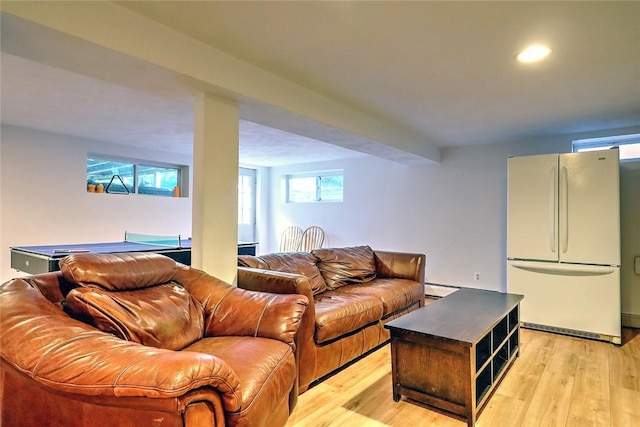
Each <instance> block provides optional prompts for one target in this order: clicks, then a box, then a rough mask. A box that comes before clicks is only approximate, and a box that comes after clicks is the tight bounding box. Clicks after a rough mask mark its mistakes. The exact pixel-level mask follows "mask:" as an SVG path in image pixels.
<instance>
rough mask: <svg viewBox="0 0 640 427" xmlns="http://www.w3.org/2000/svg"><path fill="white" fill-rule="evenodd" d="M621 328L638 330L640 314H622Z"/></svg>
mask: <svg viewBox="0 0 640 427" xmlns="http://www.w3.org/2000/svg"><path fill="white" fill-rule="evenodd" d="M622 326H625V327H627V328H640V314H631V313H622Z"/></svg>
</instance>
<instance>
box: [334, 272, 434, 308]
mask: <svg viewBox="0 0 640 427" xmlns="http://www.w3.org/2000/svg"><path fill="white" fill-rule="evenodd" d="M335 292H336V293H344V294H349V295H369V296H374V297H376V298H378V299H379V300H380V301H381V302H382V306H383V307H384V312H383V316H387V315H389V314H392V313H394V312H396V311H398V310H403V309H405V308H407V307H408V306H409V305H411V304H412V303H414V304H417V303H418V302H419V301H421V300H422V298H423V297H424V285H422V284H420V283H418V282H415V281H413V280H406V279H380V278H376V279H374V280H372V281H370V282H367V283H362V284H357V285H352V286H343V287H342V288H340V289H338V290H336V291H335Z"/></svg>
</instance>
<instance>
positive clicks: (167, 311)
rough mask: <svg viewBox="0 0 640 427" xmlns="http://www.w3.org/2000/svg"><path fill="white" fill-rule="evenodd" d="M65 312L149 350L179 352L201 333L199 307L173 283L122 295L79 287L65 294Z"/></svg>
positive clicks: (201, 313)
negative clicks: (156, 348) (152, 348)
mask: <svg viewBox="0 0 640 427" xmlns="http://www.w3.org/2000/svg"><path fill="white" fill-rule="evenodd" d="M66 310H67V311H68V312H69V313H70V314H71V315H72V316H73V317H75V318H77V319H79V320H82V321H84V322H86V323H89V324H90V325H93V326H95V327H96V328H98V329H100V330H102V331H104V332H107V333H111V334H113V335H115V336H117V337H119V338H122V339H124V340H128V341H133V342H137V343H140V344H143V345H146V346H151V347H158V348H165V349H169V350H181V349H182V348H184V347H185V346H187V345H189V344H191V343H193V342H194V341H196V340H199V339H200V338H202V336H203V334H204V310H203V308H202V305H201V304H200V303H199V302H198V301H196V300H195V299H194V298H193V297H192V296H191V295H190V294H189V293H188V292H187V291H186V290H185V289H184V288H183V287H182V286H180V285H178V284H175V283H166V284H163V285H158V286H153V287H149V288H145V289H139V290H135V291H121V292H110V291H106V290H103V289H100V288H83V287H79V288H75V289H73V290H71V291H70V292H69V294H68V295H67V301H66Z"/></svg>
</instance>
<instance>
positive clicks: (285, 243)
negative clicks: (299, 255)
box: [280, 225, 302, 252]
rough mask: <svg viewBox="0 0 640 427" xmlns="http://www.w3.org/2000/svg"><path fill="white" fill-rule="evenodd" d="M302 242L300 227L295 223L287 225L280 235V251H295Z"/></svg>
mask: <svg viewBox="0 0 640 427" xmlns="http://www.w3.org/2000/svg"><path fill="white" fill-rule="evenodd" d="M301 242H302V228H300V227H298V226H297V225H292V226H290V227H287V228H286V229H285V230H284V231H283V232H282V236H281V237H280V252H295V251H299V250H300V243H301Z"/></svg>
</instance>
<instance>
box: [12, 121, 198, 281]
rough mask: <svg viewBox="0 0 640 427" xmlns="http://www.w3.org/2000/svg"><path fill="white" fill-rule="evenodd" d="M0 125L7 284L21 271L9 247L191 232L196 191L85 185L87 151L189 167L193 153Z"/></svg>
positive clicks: (185, 234) (189, 233)
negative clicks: (127, 191) (102, 190)
mask: <svg viewBox="0 0 640 427" xmlns="http://www.w3.org/2000/svg"><path fill="white" fill-rule="evenodd" d="M1 130H2V140H1V146H2V157H1V158H0V161H1V169H0V171H1V176H0V183H1V184H2V186H1V187H0V199H1V200H0V206H1V215H0V221H1V222H0V226H1V227H0V229H1V234H0V275H1V280H2V281H3V282H4V281H6V280H8V279H9V278H11V277H16V276H19V275H21V273H18V272H16V270H12V269H11V268H10V250H9V248H10V247H11V246H30V245H45V244H59V243H60V244H62V243H85V242H86V243H89V242H105V241H122V240H123V238H124V232H125V231H132V232H140V233H150V234H180V235H181V236H185V237H190V236H191V198H190V197H180V198H171V197H160V196H151V195H138V194H132V195H115V194H98V193H88V192H87V191H86V174H87V169H86V160H87V153H89V152H91V153H99V154H106V155H117V156H125V157H131V158H135V159H143V160H153V161H161V162H167V163H173V164H183V165H189V166H191V156H184V155H176V154H172V153H167V152H162V151H150V150H143V149H137V148H132V147H126V146H121V145H114V144H105V143H103V142H98V141H91V140H85V139H79V138H74V137H69V136H62V135H56V134H52V133H45V132H39V131H36V130H28V129H22V128H17V127H12V126H2V129H1ZM189 181H190V182H191V179H190V180H189ZM188 194H192V192H191V191H189V193H188Z"/></svg>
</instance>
